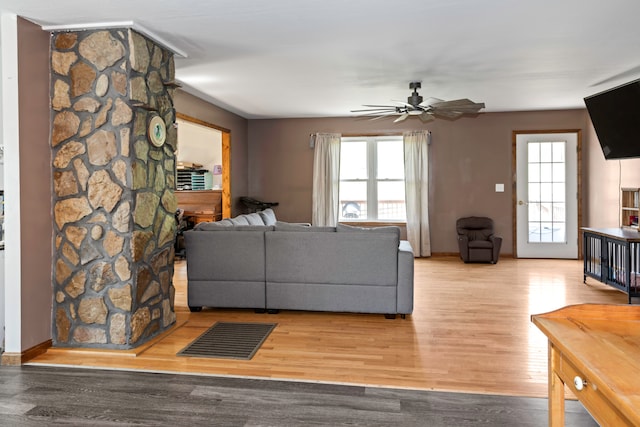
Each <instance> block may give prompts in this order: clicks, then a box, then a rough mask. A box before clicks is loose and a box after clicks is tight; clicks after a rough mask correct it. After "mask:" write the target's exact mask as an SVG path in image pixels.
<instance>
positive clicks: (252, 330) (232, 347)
mask: <svg viewBox="0 0 640 427" xmlns="http://www.w3.org/2000/svg"><path fill="white" fill-rule="evenodd" d="M276 325H277V324H276V323H233V322H217V323H216V324H215V325H213V326H212V327H211V328H209V329H208V330H207V331H206V332H205V333H203V334H202V335H200V336H199V337H198V338H196V339H195V340H194V341H193V342H192V343H191V344H189V345H188V346H186V347H185V348H183V349H182V350H180V351H179V352H178V353H177V355H178V356H191V357H213V358H222V359H243V360H249V359H251V358H252V357H253V355H254V354H255V353H256V351H258V349H259V348H260V346H261V345H262V343H263V342H264V341H265V340H266V339H267V337H268V336H269V334H270V333H271V331H273V330H274V329H275V327H276Z"/></svg>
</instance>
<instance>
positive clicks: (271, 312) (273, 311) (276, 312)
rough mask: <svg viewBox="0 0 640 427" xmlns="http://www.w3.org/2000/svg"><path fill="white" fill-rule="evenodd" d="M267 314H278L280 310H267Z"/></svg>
mask: <svg viewBox="0 0 640 427" xmlns="http://www.w3.org/2000/svg"><path fill="white" fill-rule="evenodd" d="M267 313H269V314H278V313H280V310H278V309H275V308H270V309H269V310H267Z"/></svg>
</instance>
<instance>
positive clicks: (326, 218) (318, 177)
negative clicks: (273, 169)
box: [311, 133, 341, 226]
mask: <svg viewBox="0 0 640 427" xmlns="http://www.w3.org/2000/svg"><path fill="white" fill-rule="evenodd" d="M340 136H341V135H340V134H336V133H318V134H315V151H314V154H313V213H312V220H311V222H312V224H313V225H327V226H335V225H336V224H337V223H338V212H339V205H340V200H339V198H338V191H339V189H340Z"/></svg>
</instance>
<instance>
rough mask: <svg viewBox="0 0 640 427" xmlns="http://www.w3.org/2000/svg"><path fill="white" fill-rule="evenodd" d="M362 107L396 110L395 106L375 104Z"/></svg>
mask: <svg viewBox="0 0 640 427" xmlns="http://www.w3.org/2000/svg"><path fill="white" fill-rule="evenodd" d="M362 106H363V107H371V108H396V106H395V105H377V104H363V105H362Z"/></svg>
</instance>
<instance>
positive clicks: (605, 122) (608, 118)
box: [584, 80, 640, 160]
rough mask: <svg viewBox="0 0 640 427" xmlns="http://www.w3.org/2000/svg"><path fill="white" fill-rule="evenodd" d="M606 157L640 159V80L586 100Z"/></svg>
mask: <svg viewBox="0 0 640 427" xmlns="http://www.w3.org/2000/svg"><path fill="white" fill-rule="evenodd" d="M584 103H585V105H586V106H587V111H588V112H589V116H590V117H591V122H592V123H593V127H594V129H595V131H596V134H597V135H598V140H599V141H600V147H601V148H602V152H603V153H604V158H605V159H607V160H609V159H627V158H633V157H640V80H635V81H632V82H630V83H627V84H624V85H622V86H618V87H615V88H613V89H609V90H606V91H604V92H600V93H597V94H595V95H591V96H588V97H586V98H584Z"/></svg>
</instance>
